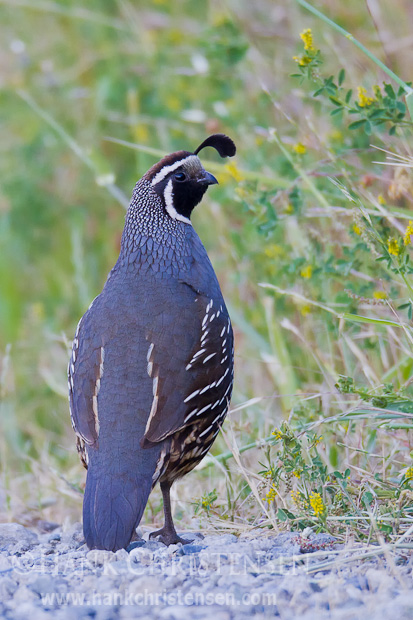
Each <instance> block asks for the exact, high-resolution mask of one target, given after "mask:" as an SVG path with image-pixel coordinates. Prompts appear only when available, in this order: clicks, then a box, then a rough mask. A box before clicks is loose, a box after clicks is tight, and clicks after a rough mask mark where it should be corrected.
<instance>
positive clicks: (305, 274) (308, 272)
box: [300, 265, 313, 280]
mask: <svg viewBox="0 0 413 620" xmlns="http://www.w3.org/2000/svg"><path fill="white" fill-rule="evenodd" d="M312 275H313V268H312V266H311V265H307V267H303V268H302V269H301V271H300V276H301V277H302V278H305V279H306V280H309V279H310V278H311V276H312Z"/></svg>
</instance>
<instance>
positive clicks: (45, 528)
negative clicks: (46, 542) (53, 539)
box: [36, 519, 59, 534]
mask: <svg viewBox="0 0 413 620" xmlns="http://www.w3.org/2000/svg"><path fill="white" fill-rule="evenodd" d="M36 527H37V528H38V529H39V530H40V531H41V533H42V534H43V533H47V532H53V531H54V530H57V528H58V527H59V524H58V523H53V521H43V519H39V520H38V521H37V523H36Z"/></svg>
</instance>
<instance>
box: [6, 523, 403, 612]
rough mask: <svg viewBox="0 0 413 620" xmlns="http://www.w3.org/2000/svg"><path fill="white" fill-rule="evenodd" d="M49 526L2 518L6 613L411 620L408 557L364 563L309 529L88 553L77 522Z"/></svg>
mask: <svg viewBox="0 0 413 620" xmlns="http://www.w3.org/2000/svg"><path fill="white" fill-rule="evenodd" d="M43 526H44V529H48V530H49V531H48V532H46V533H38V532H35V531H32V530H30V529H27V528H25V527H23V526H22V525H18V524H15V523H3V524H0V617H2V618H12V619H15V620H43V619H50V620H51V619H52V618H53V619H55V618H56V619H57V620H66V619H67V620H77V619H78V618H88V617H90V618H97V619H99V620H111V619H112V618H141V617H142V618H151V619H152V618H153V619H158V618H159V619H162V620H174V619H175V618H176V619H179V620H187V619H188V620H198V619H203V618H211V617H212V618H214V620H232V619H233V618H236V619H238V618H240V619H242V618H249V617H251V616H254V618H271V617H279V618H283V619H287V620H288V619H290V618H300V620H307V619H308V620H309V619H310V618H311V619H312V620H313V619H314V618H316V619H317V620H318V619H321V618H334V619H337V620H338V619H346V620H347V619H358V618H363V620H370V619H372V618H374V619H378V620H380V619H381V618H383V619H384V618H385V619H386V620H389V618H394V620H396V619H397V620H403V619H406V620H407V619H408V618H409V619H411V618H413V593H412V576H413V573H412V568H413V559H412V556H411V555H408V554H405V553H400V554H398V555H394V554H392V555H391V556H388V557H385V556H379V557H377V556H372V555H370V556H368V555H366V557H365V558H364V560H361V559H360V556H362V555H363V554H367V553H368V550H366V549H363V548H362V547H353V548H349V547H347V548H345V547H343V546H341V545H338V544H335V541H334V539H332V538H331V537H330V536H328V535H325V534H318V535H316V534H314V533H312V532H311V531H309V532H305V533H304V536H301V537H299V536H297V534H294V533H283V534H279V535H275V534H272V535H268V534H267V535H265V534H260V535H258V536H257V535H254V536H251V535H249V536H248V537H246V536H243V537H238V538H237V537H236V536H234V535H232V534H223V535H205V536H203V535H202V534H191V535H189V534H188V533H187V532H185V536H186V537H187V538H191V539H192V541H191V543H190V544H187V545H184V546H182V545H172V546H170V547H165V545H163V544H162V543H160V542H157V541H149V542H148V541H145V540H142V541H138V542H136V543H132V545H131V547H133V548H130V549H129V552H128V551H126V550H124V549H122V550H120V551H117V552H116V553H112V552H107V551H106V552H103V551H89V550H88V549H87V548H86V546H85V544H84V540H83V535H82V528H81V525H80V524H79V523H78V524H76V525H75V526H73V527H71V528H70V529H69V530H67V531H62V529H61V528H59V527H55V528H53V525H52V524H47V523H45V524H43ZM143 537H144V538H147V537H148V533H146V534H144V535H143ZM371 549H372V548H371V547H370V551H371ZM357 558H358V559H357Z"/></svg>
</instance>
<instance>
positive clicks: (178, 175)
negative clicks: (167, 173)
mask: <svg viewBox="0 0 413 620" xmlns="http://www.w3.org/2000/svg"><path fill="white" fill-rule="evenodd" d="M175 180H176V181H180V182H182V181H185V180H186V174H185V172H175Z"/></svg>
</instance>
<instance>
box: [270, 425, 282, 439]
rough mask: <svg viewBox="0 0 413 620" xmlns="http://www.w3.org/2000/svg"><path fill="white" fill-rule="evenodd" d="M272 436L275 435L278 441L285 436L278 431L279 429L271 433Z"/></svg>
mask: <svg viewBox="0 0 413 620" xmlns="http://www.w3.org/2000/svg"><path fill="white" fill-rule="evenodd" d="M271 435H274V437H275V438H276V439H277V440H278V439H281V438H282V436H283V434H282V432H281V431H279V430H278V428H274V430H273V432H272V433H271Z"/></svg>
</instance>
